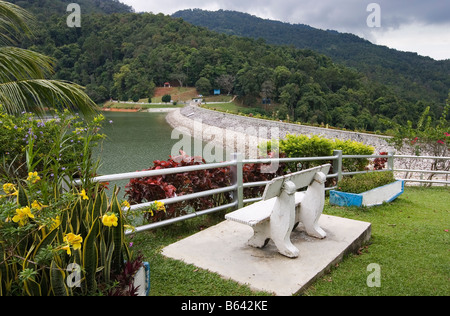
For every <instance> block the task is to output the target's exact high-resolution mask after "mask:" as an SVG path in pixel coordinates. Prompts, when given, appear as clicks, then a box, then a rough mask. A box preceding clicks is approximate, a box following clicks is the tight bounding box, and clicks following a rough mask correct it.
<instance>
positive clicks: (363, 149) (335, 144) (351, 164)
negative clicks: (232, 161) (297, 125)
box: [261, 134, 375, 171]
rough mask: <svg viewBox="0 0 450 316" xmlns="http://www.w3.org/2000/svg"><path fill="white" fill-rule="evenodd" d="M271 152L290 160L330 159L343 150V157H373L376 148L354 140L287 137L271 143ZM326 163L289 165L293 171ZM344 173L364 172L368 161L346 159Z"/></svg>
mask: <svg viewBox="0 0 450 316" xmlns="http://www.w3.org/2000/svg"><path fill="white" fill-rule="evenodd" d="M261 148H267V149H268V150H269V151H271V150H278V151H279V152H280V153H282V154H285V155H286V156H287V157H289V158H294V157H328V156H332V155H333V151H334V150H342V154H343V155H373V153H374V151H375V148H374V147H372V146H368V145H365V144H363V143H360V142H356V141H352V140H345V141H344V140H339V139H328V138H325V137H322V136H318V135H312V136H308V135H292V134H288V135H286V138H285V139H281V140H280V141H269V142H268V143H267V147H265V146H261ZM324 163H326V161H324V160H317V161H305V162H302V163H301V164H298V165H297V166H293V165H292V164H289V167H290V169H291V170H296V169H299V167H300V169H308V168H311V167H314V166H318V165H321V164H324ZM342 164H343V170H344V171H359V170H364V169H365V168H366V167H367V165H368V164H369V160H368V159H356V158H355V159H344V160H343V162H342Z"/></svg>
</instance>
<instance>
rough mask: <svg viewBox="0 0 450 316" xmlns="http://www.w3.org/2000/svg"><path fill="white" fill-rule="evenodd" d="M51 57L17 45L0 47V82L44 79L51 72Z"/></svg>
mask: <svg viewBox="0 0 450 316" xmlns="http://www.w3.org/2000/svg"><path fill="white" fill-rule="evenodd" d="M53 64H54V62H53V59H52V58H50V57H47V56H45V55H42V54H39V53H36V52H34V51H31V50H27V49H22V48H18V47H9V46H4V47H0V83H3V82H9V81H16V80H25V79H30V78H33V79H45V78H46V77H47V76H49V75H51V74H53Z"/></svg>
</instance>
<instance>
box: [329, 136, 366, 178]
mask: <svg viewBox="0 0 450 316" xmlns="http://www.w3.org/2000/svg"><path fill="white" fill-rule="evenodd" d="M333 149H335V150H342V155H373V154H374V152H375V148H374V147H372V146H367V145H364V144H363V143H360V142H356V141H352V140H340V139H335V140H334V141H333ZM368 164H369V159H360V158H350V159H344V160H343V161H342V169H343V171H349V172H350V171H362V170H364V168H365V167H366V166H367V165H368Z"/></svg>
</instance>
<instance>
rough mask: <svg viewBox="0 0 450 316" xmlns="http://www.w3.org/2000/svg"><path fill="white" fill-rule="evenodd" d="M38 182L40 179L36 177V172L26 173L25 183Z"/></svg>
mask: <svg viewBox="0 0 450 316" xmlns="http://www.w3.org/2000/svg"><path fill="white" fill-rule="evenodd" d="M39 180H41V178H40V177H39V176H38V173H37V172H36V171H35V172H29V173H28V178H27V181H30V182H31V183H33V184H35V183H36V182H38V181H39Z"/></svg>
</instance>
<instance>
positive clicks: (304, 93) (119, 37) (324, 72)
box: [17, 0, 444, 131]
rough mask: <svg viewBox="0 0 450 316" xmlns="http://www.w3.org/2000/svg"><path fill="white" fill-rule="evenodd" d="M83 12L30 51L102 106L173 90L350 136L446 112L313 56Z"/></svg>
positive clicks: (170, 21) (181, 25) (167, 20)
mask: <svg viewBox="0 0 450 316" xmlns="http://www.w3.org/2000/svg"><path fill="white" fill-rule="evenodd" d="M84 1H86V3H88V2H89V3H90V4H91V5H93V4H95V3H96V1H90V0H84ZM17 2H19V1H17ZM22 2H23V1H22ZM32 2H33V3H34V1H32ZM51 2H52V3H56V2H58V1H56V0H55V1H51ZM60 2H62V1H60ZM106 2H108V3H110V4H116V1H103V4H105V3H106ZM63 3H64V4H65V3H66V2H65V1H64V2H63ZM55 5H56V4H55ZM93 7H95V6H93ZM82 9H83V18H82V25H81V27H80V28H69V27H68V26H67V24H66V17H67V13H65V12H63V13H58V12H59V11H58V12H56V11H55V12H54V14H52V15H50V14H48V15H46V16H41V18H40V19H39V27H38V28H37V29H36V35H37V37H36V39H35V40H34V41H33V42H25V43H23V45H24V46H29V47H31V48H32V49H34V50H37V51H40V52H43V53H45V54H47V55H50V56H52V57H54V58H55V60H56V74H55V77H56V78H58V79H64V80H70V81H74V82H76V83H79V84H81V85H83V86H85V87H86V89H87V92H88V94H89V95H90V96H91V97H92V98H93V99H94V100H95V101H96V102H99V103H100V102H103V101H105V100H107V99H109V98H111V97H112V98H114V99H121V100H128V99H139V98H148V97H151V96H152V95H153V92H154V88H155V87H157V86H162V85H163V84H164V82H167V81H172V82H177V83H178V84H180V85H189V86H196V87H197V88H198V90H199V91H200V92H202V93H205V94H207V93H209V92H210V91H211V90H212V89H219V88H220V89H221V90H222V92H224V93H228V92H229V93H233V94H236V95H238V96H239V100H240V101H241V102H242V103H243V104H245V105H248V106H249V107H251V108H252V109H255V108H257V109H256V110H257V111H260V112H262V113H264V114H265V115H268V116H272V117H274V118H276V119H285V118H287V116H289V118H290V119H291V120H297V121H300V122H308V123H314V124H329V125H330V126H336V127H343V128H347V129H364V130H370V131H385V130H386V129H387V128H388V124H387V122H388V121H394V122H397V123H400V124H405V123H406V122H407V120H412V121H417V118H418V117H419V116H420V114H421V113H422V112H423V110H424V109H425V108H426V106H428V105H430V106H431V108H432V115H433V116H434V117H439V116H440V115H441V112H442V109H443V104H444V103H443V102H442V103H440V102H428V101H427V98H426V97H425V96H424V98H423V99H422V98H417V99H415V98H405V97H402V96H400V95H399V94H398V93H397V92H396V91H395V89H394V88H393V86H386V85H383V84H381V83H379V82H377V81H374V80H372V79H371V78H370V77H368V76H367V75H365V74H364V73H362V72H358V71H356V70H354V69H351V68H347V67H345V66H343V65H341V64H337V63H333V61H332V60H331V58H330V57H327V56H325V55H321V54H319V53H316V52H314V51H312V50H301V49H297V48H294V47H288V46H275V45H268V44H266V43H265V41H264V40H254V39H249V38H243V37H238V36H229V35H225V34H219V33H216V32H212V31H209V30H207V29H206V28H201V27H197V26H194V25H192V24H189V23H187V22H185V21H183V20H182V19H174V18H172V17H170V16H164V15H163V14H158V15H154V14H149V13H144V14H135V13H114V14H107V15H105V14H104V13H105V12H101V13H102V14H101V15H99V14H97V13H90V12H89V11H87V10H85V7H82ZM100 11H101V10H100ZM93 12H98V11H96V10H93ZM263 99H265V100H268V99H270V100H271V105H264V106H263V105H262V100H263ZM423 100H426V101H427V102H424V101H423ZM252 111H253V110H252Z"/></svg>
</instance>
